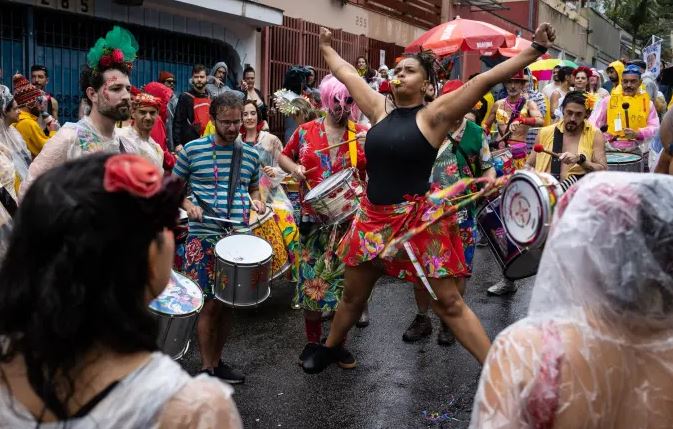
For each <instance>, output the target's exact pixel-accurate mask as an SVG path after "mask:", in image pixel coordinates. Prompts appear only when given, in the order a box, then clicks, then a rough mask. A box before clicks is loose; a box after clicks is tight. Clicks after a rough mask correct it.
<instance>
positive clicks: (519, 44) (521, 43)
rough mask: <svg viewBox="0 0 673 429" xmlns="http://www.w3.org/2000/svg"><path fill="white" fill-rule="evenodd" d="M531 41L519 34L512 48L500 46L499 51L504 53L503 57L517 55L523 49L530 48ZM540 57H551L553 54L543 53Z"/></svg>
mask: <svg viewBox="0 0 673 429" xmlns="http://www.w3.org/2000/svg"><path fill="white" fill-rule="evenodd" d="M531 43H532V42H530V41H528V40H526V39H524V38H523V37H520V36H517V37H516V41H515V43H514V46H512V47H511V48H498V51H499V52H500V55H502V56H503V57H515V56H517V55H519V54H520V53H521V51H523V50H524V49H526V48H529V47H530V44H531ZM540 58H542V59H547V58H551V55H549V54H548V53H546V54H544V55H542V56H541V57H540Z"/></svg>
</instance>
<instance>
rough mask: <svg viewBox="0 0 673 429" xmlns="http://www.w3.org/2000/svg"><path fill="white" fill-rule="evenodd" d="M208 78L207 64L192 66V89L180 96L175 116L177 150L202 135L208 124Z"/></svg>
mask: <svg viewBox="0 0 673 429" xmlns="http://www.w3.org/2000/svg"><path fill="white" fill-rule="evenodd" d="M207 80H208V76H207V75H206V66H204V65H203V64H196V65H195V66H194V67H192V80H191V82H192V87H191V89H190V90H189V91H187V92H183V93H182V94H180V97H178V104H177V106H176V107H175V116H174V117H173V144H174V145H175V151H176V152H179V151H181V150H182V147H183V146H184V145H185V144H186V143H187V142H190V141H192V140H196V139H198V138H199V137H201V134H203V131H204V129H205V128H206V125H207V124H208V121H209V119H210V117H209V113H208V112H209V106H210V96H209V95H208V91H206V83H207Z"/></svg>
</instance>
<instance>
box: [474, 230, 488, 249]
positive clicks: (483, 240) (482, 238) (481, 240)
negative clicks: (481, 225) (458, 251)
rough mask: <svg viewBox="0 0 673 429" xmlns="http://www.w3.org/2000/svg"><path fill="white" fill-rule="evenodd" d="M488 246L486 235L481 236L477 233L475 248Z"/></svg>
mask: <svg viewBox="0 0 673 429" xmlns="http://www.w3.org/2000/svg"><path fill="white" fill-rule="evenodd" d="M486 246H488V239H487V238H486V235H484V234H482V233H481V231H479V241H477V247H486Z"/></svg>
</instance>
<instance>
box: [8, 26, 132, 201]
mask: <svg viewBox="0 0 673 429" xmlns="http://www.w3.org/2000/svg"><path fill="white" fill-rule="evenodd" d="M118 43H125V46H123V47H122V46H117V45H116V44H118ZM137 47H138V44H137V42H136V41H135V38H134V37H133V35H132V34H131V33H129V32H128V31H126V30H124V29H123V28H121V27H117V26H115V27H114V28H113V29H112V30H111V31H110V32H108V34H107V35H106V37H105V38H101V39H99V40H98V42H97V43H96V46H94V47H93V48H91V50H90V51H89V54H88V55H87V65H86V66H85V67H84V69H83V70H82V74H81V76H80V87H81V89H82V92H83V94H84V98H85V101H86V103H87V104H88V105H89V106H90V107H91V112H90V113H89V115H87V116H84V117H83V118H82V119H80V120H79V121H78V122H76V123H71V122H68V123H67V124H65V125H63V127H62V128H61V129H60V130H59V131H58V132H57V133H56V134H55V135H54V136H53V137H52V138H51V139H49V141H48V142H47V144H46V145H45V146H44V149H43V150H42V151H41V152H40V154H39V155H38V156H37V157H36V158H35V160H34V161H33V163H32V164H31V165H30V169H29V170H28V180H26V181H25V182H24V183H23V185H22V187H21V188H22V192H25V190H26V189H27V187H28V186H29V184H30V183H31V182H32V181H33V180H34V179H36V178H37V177H38V176H40V175H41V174H42V173H44V172H45V171H47V170H49V169H51V168H52V167H55V166H57V165H60V164H62V163H64V162H65V161H67V160H69V159H73V158H79V157H80V156H83V155H86V154H88V153H92V152H99V151H103V152H111V153H115V152H129V151H128V150H127V149H126V148H125V147H124V146H123V144H122V142H121V140H120V139H119V138H118V137H117V135H116V133H115V123H116V122H117V121H124V120H127V119H128V118H129V117H130V114H131V83H130V82H129V72H130V70H131V65H132V62H133V60H135V52H136V50H137ZM122 48H123V49H122Z"/></svg>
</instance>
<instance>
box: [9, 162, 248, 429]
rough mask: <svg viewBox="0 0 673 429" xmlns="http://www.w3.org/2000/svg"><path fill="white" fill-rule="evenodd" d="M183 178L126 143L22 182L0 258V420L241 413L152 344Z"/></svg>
mask: <svg viewBox="0 0 673 429" xmlns="http://www.w3.org/2000/svg"><path fill="white" fill-rule="evenodd" d="M183 188H184V185H183V183H182V182H181V181H179V179H175V178H166V179H164V178H163V176H162V174H161V173H160V171H159V170H158V168H157V167H155V166H154V165H152V164H151V163H150V162H149V161H147V160H145V159H144V158H141V157H139V156H136V155H128V154H121V155H104V154H96V155H90V156H87V157H83V158H81V159H77V160H74V161H69V162H66V163H65V164H63V165H61V166H59V167H56V168H53V169H52V170H50V171H48V172H46V173H44V174H43V175H41V176H40V177H39V178H38V179H37V180H36V181H35V182H34V183H33V185H32V187H31V188H30V189H29V190H28V192H27V193H26V195H25V197H24V199H23V202H22V204H21V206H20V207H19V210H18V211H17V213H16V216H15V218H14V230H13V235H12V238H11V240H10V244H9V249H8V251H7V254H6V257H5V260H4V261H3V264H2V267H1V268H0V315H2V316H1V317H0V422H1V423H0V426H2V427H11V428H34V427H46V428H56V427H59V428H60V427H68V428H89V427H96V428H118V427H127V428H146V427H158V426H161V427H176V426H178V424H183V426H180V427H195V426H193V425H195V424H198V422H200V421H201V422H203V421H204V420H203V419H206V420H208V421H211V422H212V421H217V422H218V425H217V426H218V427H238V426H239V425H240V420H239V416H238V413H237V411H236V407H235V405H234V403H233V401H232V399H231V388H229V387H228V386H226V385H224V384H222V383H220V382H219V381H211V380H210V379H208V378H205V377H200V378H196V379H192V378H191V377H190V376H189V375H188V374H187V373H186V372H184V371H183V370H182V369H181V368H180V366H179V365H178V364H177V363H175V362H173V361H172V360H171V359H170V358H169V357H168V356H165V355H163V354H161V353H160V352H158V351H157V321H156V320H155V319H154V317H153V316H152V315H151V314H150V312H149V311H148V303H149V302H150V301H151V300H152V299H154V298H156V297H157V296H158V295H159V294H160V293H161V292H162V291H163V289H164V287H165V286H166V284H167V282H168V279H169V276H170V274H171V265H172V260H173V253H174V238H173V232H172V229H173V228H174V227H175V225H176V220H177V217H178V206H179V204H180V203H181V201H182V198H183Z"/></svg>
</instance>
